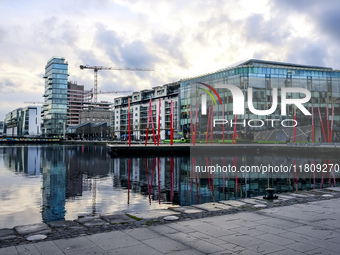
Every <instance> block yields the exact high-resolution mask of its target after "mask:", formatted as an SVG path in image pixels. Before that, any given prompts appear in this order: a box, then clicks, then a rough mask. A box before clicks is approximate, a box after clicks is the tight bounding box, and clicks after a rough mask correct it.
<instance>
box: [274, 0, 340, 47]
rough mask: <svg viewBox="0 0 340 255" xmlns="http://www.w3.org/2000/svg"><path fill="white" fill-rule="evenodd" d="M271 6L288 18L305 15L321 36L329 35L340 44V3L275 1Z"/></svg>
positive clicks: (331, 1) (303, 0) (309, 0)
mask: <svg viewBox="0 0 340 255" xmlns="http://www.w3.org/2000/svg"><path fill="white" fill-rule="evenodd" d="M271 4H272V9H273V10H274V9H276V10H280V12H284V13H285V14H286V15H287V16H289V15H296V14H300V15H305V16H306V19H307V21H308V23H311V24H314V26H315V29H316V31H317V32H318V34H319V35H320V36H322V35H327V36H328V37H329V38H332V39H335V40H336V41H337V43H339V42H340V27H339V23H340V1H338V0H329V1H318V0H300V1H295V0H285V1H280V0H274V1H272V2H271Z"/></svg>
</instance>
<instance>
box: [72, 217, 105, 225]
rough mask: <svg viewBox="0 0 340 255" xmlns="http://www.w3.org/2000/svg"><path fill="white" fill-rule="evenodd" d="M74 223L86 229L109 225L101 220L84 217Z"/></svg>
mask: <svg viewBox="0 0 340 255" xmlns="http://www.w3.org/2000/svg"><path fill="white" fill-rule="evenodd" d="M76 221H77V222H79V223H81V224H83V225H85V226H87V227H93V226H102V225H108V224H109V223H108V222H107V221H105V220H102V219H100V218H98V217H84V218H79V219H77V220H76Z"/></svg>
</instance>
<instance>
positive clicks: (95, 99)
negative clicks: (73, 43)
mask: <svg viewBox="0 0 340 255" xmlns="http://www.w3.org/2000/svg"><path fill="white" fill-rule="evenodd" d="M79 67H80V69H81V70H83V69H93V71H94V103H97V95H98V70H123V71H153V69H148V68H132V67H105V66H88V65H80V66H79Z"/></svg>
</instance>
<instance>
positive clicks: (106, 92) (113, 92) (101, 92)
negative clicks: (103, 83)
mask: <svg viewBox="0 0 340 255" xmlns="http://www.w3.org/2000/svg"><path fill="white" fill-rule="evenodd" d="M130 92H133V91H132V90H126V91H101V90H99V92H98V93H97V94H118V93H130Z"/></svg>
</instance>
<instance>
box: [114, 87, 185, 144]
mask: <svg viewBox="0 0 340 255" xmlns="http://www.w3.org/2000/svg"><path fill="white" fill-rule="evenodd" d="M178 89H179V84H178V83H173V84H165V85H163V86H157V87H154V88H152V89H149V90H142V91H139V92H134V93H132V95H130V96H125V97H119V98H116V99H115V101H114V107H113V115H112V122H111V123H112V125H113V129H114V130H113V131H114V134H115V137H116V139H124V140H125V139H128V136H129V118H128V114H129V113H128V100H129V99H130V123H131V124H130V125H131V138H132V140H145V139H146V131H147V124H148V118H149V130H148V140H150V139H153V132H152V121H151V118H150V117H149V104H150V99H151V112H152V120H153V125H154V130H155V136H156V139H157V134H158V128H159V131H160V140H165V139H170V130H171V126H170V114H171V101H172V103H173V128H174V136H175V137H176V136H178V134H179V133H180V132H179V129H178V109H179V105H178ZM159 106H160V107H159ZM158 117H160V125H159V127H158Z"/></svg>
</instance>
